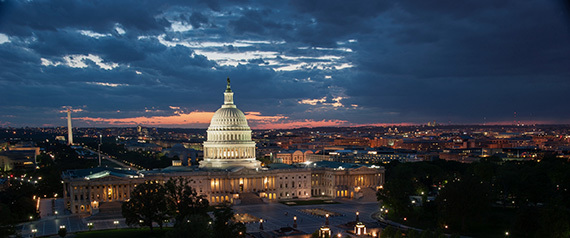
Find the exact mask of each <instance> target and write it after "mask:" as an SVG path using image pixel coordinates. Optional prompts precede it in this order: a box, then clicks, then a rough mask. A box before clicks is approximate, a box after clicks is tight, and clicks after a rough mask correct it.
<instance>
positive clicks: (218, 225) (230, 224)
mask: <svg viewBox="0 0 570 238" xmlns="http://www.w3.org/2000/svg"><path fill="white" fill-rule="evenodd" d="M233 217H234V211H233V210H232V208H231V207H230V206H229V205H227V204H224V205H222V206H219V207H218V208H216V210H214V218H215V221H214V227H213V235H214V238H224V237H245V231H246V228H245V225H244V224H243V223H241V222H235V221H234V220H233V219H232V218H233Z"/></svg>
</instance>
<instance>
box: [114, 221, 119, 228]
mask: <svg viewBox="0 0 570 238" xmlns="http://www.w3.org/2000/svg"><path fill="white" fill-rule="evenodd" d="M113 224H115V229H117V227H118V226H119V221H113Z"/></svg>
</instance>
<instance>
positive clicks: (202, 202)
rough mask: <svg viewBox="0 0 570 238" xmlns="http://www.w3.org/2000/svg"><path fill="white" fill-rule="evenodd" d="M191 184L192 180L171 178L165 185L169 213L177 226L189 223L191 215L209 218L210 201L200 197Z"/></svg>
mask: <svg viewBox="0 0 570 238" xmlns="http://www.w3.org/2000/svg"><path fill="white" fill-rule="evenodd" d="M189 184H190V180H188V179H184V178H174V179H173V178H171V179H169V180H168V182H166V183H165V184H164V188H165V190H166V199H167V204H168V211H169V213H170V215H171V216H172V217H174V219H175V220H176V225H178V224H181V223H184V222H187V220H188V219H187V218H188V217H190V216H191V215H198V216H204V217H207V216H208V207H209V204H208V200H207V199H205V198H204V197H203V196H199V195H198V193H197V192H196V190H195V189H192V187H190V185H189ZM185 218H186V219H185Z"/></svg>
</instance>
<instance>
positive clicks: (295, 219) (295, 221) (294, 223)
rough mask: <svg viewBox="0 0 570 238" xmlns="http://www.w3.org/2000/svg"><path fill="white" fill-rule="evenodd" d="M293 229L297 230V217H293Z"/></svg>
mask: <svg viewBox="0 0 570 238" xmlns="http://www.w3.org/2000/svg"><path fill="white" fill-rule="evenodd" d="M293 228H297V216H293Z"/></svg>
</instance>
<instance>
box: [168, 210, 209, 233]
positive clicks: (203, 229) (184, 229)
mask: <svg viewBox="0 0 570 238" xmlns="http://www.w3.org/2000/svg"><path fill="white" fill-rule="evenodd" d="M211 221H212V220H211V219H210V217H206V216H202V215H197V214H192V215H190V216H189V217H187V218H186V219H185V221H183V222H180V223H178V222H177V223H176V225H175V226H174V229H172V231H170V232H168V233H167V234H166V237H167V238H186V237H189V234H192V235H191V236H190V237H201V238H209V237H212V233H213V232H212V226H211V225H210V224H211Z"/></svg>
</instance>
